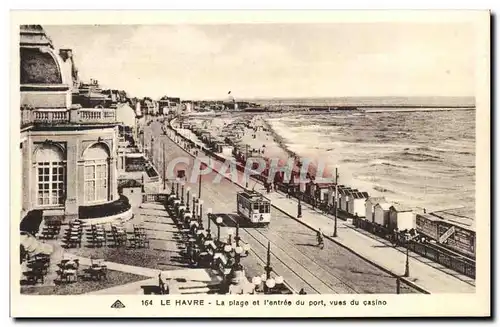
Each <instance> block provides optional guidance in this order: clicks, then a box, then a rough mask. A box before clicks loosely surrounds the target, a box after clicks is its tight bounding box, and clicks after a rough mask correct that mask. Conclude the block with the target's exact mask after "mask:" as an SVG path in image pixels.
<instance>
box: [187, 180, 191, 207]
mask: <svg viewBox="0 0 500 327" xmlns="http://www.w3.org/2000/svg"><path fill="white" fill-rule="evenodd" d="M186 193H187V194H186V211H187V212H189V211H190V209H189V194H190V193H191V187H189V186H188V187H187V188H186Z"/></svg>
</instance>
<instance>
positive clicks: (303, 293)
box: [299, 288, 307, 295]
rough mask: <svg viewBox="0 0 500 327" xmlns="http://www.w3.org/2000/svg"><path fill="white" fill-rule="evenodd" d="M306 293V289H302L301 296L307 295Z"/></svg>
mask: <svg viewBox="0 0 500 327" xmlns="http://www.w3.org/2000/svg"><path fill="white" fill-rule="evenodd" d="M306 294H307V293H306V291H305V290H304V288H301V289H300V291H299V295H306Z"/></svg>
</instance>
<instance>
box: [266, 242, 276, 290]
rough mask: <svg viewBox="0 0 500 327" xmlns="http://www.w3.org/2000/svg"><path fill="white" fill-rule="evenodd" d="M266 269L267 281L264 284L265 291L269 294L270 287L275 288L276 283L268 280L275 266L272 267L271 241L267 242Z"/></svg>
mask: <svg viewBox="0 0 500 327" xmlns="http://www.w3.org/2000/svg"><path fill="white" fill-rule="evenodd" d="M264 270H265V271H266V275H265V277H266V283H265V285H264V293H266V294H267V292H268V291H269V289H270V288H273V287H274V285H273V284H272V282H270V283H268V280H269V279H270V278H271V272H272V271H273V268H272V267H271V242H270V241H268V242H267V261H266V267H265V268H264Z"/></svg>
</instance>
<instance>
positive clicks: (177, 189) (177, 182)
mask: <svg viewBox="0 0 500 327" xmlns="http://www.w3.org/2000/svg"><path fill="white" fill-rule="evenodd" d="M175 182H176V187H175V197H176V198H179V183H180V180H179V178H176V179H175Z"/></svg>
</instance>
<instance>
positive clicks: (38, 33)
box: [19, 25, 54, 48]
mask: <svg viewBox="0 0 500 327" xmlns="http://www.w3.org/2000/svg"><path fill="white" fill-rule="evenodd" d="M19 30H20V39H19V43H20V45H22V46H36V47H43V46H46V47H49V48H54V47H53V45H52V40H51V39H50V38H49V37H48V36H47V34H45V31H44V29H43V27H42V26H41V25H21V26H20V28H19Z"/></svg>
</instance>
